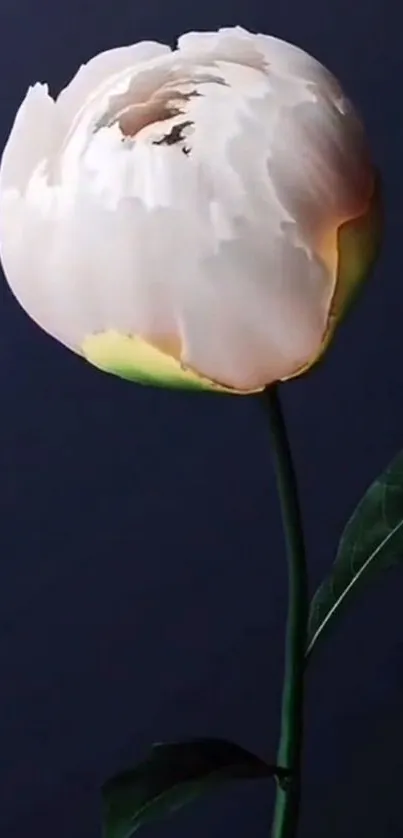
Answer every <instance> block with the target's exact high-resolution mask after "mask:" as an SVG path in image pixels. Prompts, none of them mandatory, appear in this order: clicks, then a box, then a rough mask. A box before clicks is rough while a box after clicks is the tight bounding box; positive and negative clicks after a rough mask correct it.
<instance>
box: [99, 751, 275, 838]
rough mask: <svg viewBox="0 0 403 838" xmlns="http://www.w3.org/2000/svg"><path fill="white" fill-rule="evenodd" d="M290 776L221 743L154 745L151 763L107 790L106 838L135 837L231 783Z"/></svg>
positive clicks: (110, 784)
mask: <svg viewBox="0 0 403 838" xmlns="http://www.w3.org/2000/svg"><path fill="white" fill-rule="evenodd" d="M286 774H287V772H286V771H284V770H283V771H282V770H281V769H276V768H275V767H274V766H270V765H266V763H265V762H263V761H262V760H261V759H259V758H258V757H256V756H254V755H253V754H250V753H249V752H248V751H245V750H244V749H243V748H240V747H239V746H238V745H234V744H232V743H231V742H226V741H224V740H221V739H197V740H193V741H191V742H174V743H168V744H159V745H154V747H153V748H152V751H151V754H150V756H149V758H148V759H147V760H145V761H144V762H142V763H140V765H138V766H137V768H135V769H133V770H132V771H126V772H125V773H124V774H120V775H118V776H117V777H114V778H113V779H112V780H110V781H109V782H108V783H106V785H105V786H104V788H103V799H104V807H105V809H104V811H105V815H104V835H105V838H130V836H132V835H134V833H135V832H137V830H138V829H139V828H140V827H141V826H143V825H144V824H146V823H149V822H150V821H153V820H157V819H158V818H163V817H166V816H167V815H170V814H171V813H173V812H175V811H176V810H177V809H180V808H181V807H182V806H184V805H185V804H186V803H189V802H190V801H192V800H194V799H196V798H197V797H199V796H200V795H202V794H203V793H204V792H206V791H209V790H210V789H213V788H216V787H218V786H220V785H223V783H225V782H226V781H228V780H231V779H250V778H260V777H271V776H278V777H279V778H282V777H283V776H284V775H286Z"/></svg>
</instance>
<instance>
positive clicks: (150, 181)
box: [0, 27, 380, 392]
mask: <svg viewBox="0 0 403 838" xmlns="http://www.w3.org/2000/svg"><path fill="white" fill-rule="evenodd" d="M379 208H380V199H379V190H378V188H377V178H376V174H375V170H374V168H373V165H372V163H371V158H370V154H369V151H368V147H367V142H366V138H365V133H364V130H363V127H362V125H361V122H360V120H359V118H358V116H357V114H356V112H355V110H354V108H353V106H352V105H351V103H350V102H349V101H348V99H347V98H346V97H345V96H344V95H343V92H342V91H341V89H340V87H339V85H338V83H337V81H336V80H335V78H334V77H333V76H332V75H331V74H330V73H329V72H328V71H327V70H326V69H325V68H324V67H323V66H322V65H321V64H319V63H318V62H317V61H316V60H315V59H314V58H311V57H310V56H309V55H307V54H306V53H305V52H303V51H302V50H300V49H298V48H297V47H295V46H292V45H290V44H288V43H285V42H284V41H281V40H278V39H277V38H274V37H268V36H265V35H253V34H251V33H249V32H247V31H245V30H243V29H240V28H238V27H237V28H234V29H222V30H220V31H219V32H212V33H210V32H203V33H197V32H191V33H188V34H187V35H184V36H182V37H181V38H180V39H179V42H178V47H177V49H176V50H174V51H171V50H170V48H169V47H167V46H164V45H162V44H158V43H152V42H143V43H138V44H134V45H133V46H128V47H122V48H120V49H113V50H110V51H108V52H104V53H102V54H101V55H98V56H96V57H95V58H93V59H92V60H91V61H89V62H88V64H85V65H83V66H82V67H81V68H80V69H79V71H78V73H77V74H76V76H75V77H74V78H73V80H72V81H71V82H70V84H69V85H68V86H67V87H66V88H65V90H63V91H62V92H61V93H60V95H59V96H58V98H57V99H56V100H53V99H52V98H51V97H50V96H49V93H48V88H47V86H46V85H42V84H35V85H34V86H33V87H31V88H30V89H29V91H28V93H27V95H26V98H25V100H24V101H23V103H22V105H21V107H20V109H19V111H18V114H17V117H16V119H15V122H14V125H13V128H12V131H11V134H10V137H9V140H8V142H7V145H6V148H5V151H4V154H3V158H2V163H1V168H0V248H1V250H0V253H1V260H2V264H3V267H4V271H5V274H6V277H7V280H8V282H9V285H10V286H11V289H12V291H13V293H14V294H15V296H16V297H17V298H18V300H19V302H20V303H21V305H22V306H23V307H24V309H25V310H26V311H27V312H28V314H29V315H30V316H31V317H32V318H33V319H34V320H35V321H36V322H37V323H38V324H39V325H40V326H41V327H42V328H43V329H45V331H47V332H48V333H49V334H51V335H53V336H54V337H55V338H57V339H58V340H59V341H61V342H62V343H63V344H65V345H66V346H68V347H69V348H70V349H72V350H73V351H75V352H77V353H79V354H81V355H83V356H84V357H86V358H87V359H88V360H89V361H90V362H92V363H93V364H95V365H96V366H98V367H100V368H101V369H104V370H106V371H108V372H112V373H114V374H116V375H120V376H122V377H124V378H129V379H132V380H135V381H142V382H151V383H154V384H161V385H165V386H178V387H196V388H210V389H211V388H216V389H223V390H229V391H232V392H233V391H238V392H251V391H255V390H259V389H262V388H264V387H265V386H266V385H268V384H270V383H272V382H275V381H278V380H284V379H286V378H290V377H292V376H295V375H297V374H299V373H300V372H302V371H304V370H306V369H308V368H309V367H310V366H311V365H312V364H313V363H315V361H316V360H317V359H318V358H319V357H320V356H321V354H322V353H323V350H324V348H325V346H326V345H327V343H328V341H329V339H330V337H331V336H332V334H333V331H334V327H335V325H336V323H337V322H338V320H339V319H340V316H341V315H342V313H343V312H344V310H345V308H346V307H347V305H348V303H349V302H350V299H351V297H352V296H353V293H354V292H355V290H356V288H357V286H358V284H359V283H360V281H361V280H362V279H363V278H364V277H365V276H366V274H367V272H368V269H369V267H370V266H371V264H372V262H373V260H374V257H375V255H376V251H377V246H378V240H379V231H380V222H379Z"/></svg>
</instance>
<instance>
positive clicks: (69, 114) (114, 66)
mask: <svg viewBox="0 0 403 838" xmlns="http://www.w3.org/2000/svg"><path fill="white" fill-rule="evenodd" d="M170 52H171V49H170V47H168V46H166V45H165V44H159V43H157V42H155V41H141V42H140V43H138V44H131V45H130V46H126V47H119V48H118V49H110V50H106V51H105V52H101V53H100V54H99V55H96V56H95V57H94V58H92V59H91V60H90V61H88V63H87V64H83V65H82V66H81V67H80V69H79V70H78V72H77V73H76V75H75V76H74V78H73V79H72V81H71V82H70V83H69V84H68V85H67V87H66V88H65V89H64V90H62V92H61V93H60V95H59V97H58V99H57V104H58V106H59V107H60V108H61V109H62V111H63V116H64V119H65V120H66V121H67V124H69V122H70V121H71V120H72V119H73V118H74V117H75V115H76V114H77V112H78V111H79V110H80V108H81V107H82V106H83V105H84V104H85V102H86V100H87V99H88V97H89V96H90V95H91V94H92V93H93V92H94V91H96V89H97V88H98V87H99V86H100V85H101V84H103V82H105V81H108V80H109V79H110V77H111V76H114V75H116V74H117V73H121V72H123V71H124V70H128V69H129V68H135V67H136V65H138V64H142V63H144V62H146V61H150V60H152V59H155V58H159V57H161V56H163V55H167V54H169V53H170Z"/></svg>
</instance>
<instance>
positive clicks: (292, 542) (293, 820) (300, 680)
mask: <svg viewBox="0 0 403 838" xmlns="http://www.w3.org/2000/svg"><path fill="white" fill-rule="evenodd" d="M277 386H278V385H274V386H271V387H269V388H268V389H267V390H265V391H264V393H263V400H264V404H265V408H266V410H268V413H269V418H270V430H271V438H272V447H273V455H274V463H275V469H276V477H277V488H278V494H279V499H280V505H281V512H282V520H283V528H284V535H285V542H286V551H287V563H288V615H287V628H286V640H285V666H284V682H283V696H282V708H281V729H280V742H279V749H278V754H277V763H278V765H279V766H281V767H282V768H286V769H289V770H290V771H291V779H290V781H289V782H288V783H285V784H284V783H282V784H280V783H278V784H277V793H276V802H275V809H274V818H273V825H272V833H271V834H272V838H295V836H296V834H297V827H298V818H299V803H300V786H301V754H302V741H303V703H304V659H305V649H306V633H307V621H308V580H307V568H306V561H305V545H304V536H303V529H302V519H301V511H300V506H299V500H298V490H297V481H296V476H295V471H294V465H293V460H292V454H291V449H290V445H289V441H288V435H287V429H286V424H285V421H284V416H283V411H282V407H281V402H280V398H279V394H278V389H277Z"/></svg>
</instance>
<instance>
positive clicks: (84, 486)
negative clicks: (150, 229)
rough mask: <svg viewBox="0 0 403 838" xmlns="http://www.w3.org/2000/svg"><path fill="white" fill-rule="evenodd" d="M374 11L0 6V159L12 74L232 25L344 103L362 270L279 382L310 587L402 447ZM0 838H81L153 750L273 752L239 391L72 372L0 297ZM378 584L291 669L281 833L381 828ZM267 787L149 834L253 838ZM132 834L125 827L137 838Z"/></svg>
mask: <svg viewBox="0 0 403 838" xmlns="http://www.w3.org/2000/svg"><path fill="white" fill-rule="evenodd" d="M398 5H399V4H398V3H396V2H395V0H367V2H366V3H364V0H357V2H355V3H352V2H351V0H327V2H320V0H305V2H304V3H301V2H300V0H287V2H278V3H265V2H263V0H232V2H230V0H214V2H213V0H208V2H206V4H203V3H200V4H195V3H193V4H192V3H189V2H185V0H165V2H162V0H146V2H137V3H136V2H135V0H116V4H115V7H114V4H113V3H111V2H110V1H109V0H108V1H107V0H97V2H95V0H69V2H66V3H60V2H56V0H35V3H33V2H31V0H19V1H18V2H16V0H2V3H1V7H0V39H1V49H0V107H1V110H0V146H1V147H3V145H4V143H5V141H6V138H7V135H8V132H9V130H10V127H11V124H12V120H13V117H14V114H15V111H16V109H17V107H18V105H19V103H20V100H21V99H22V97H23V95H24V94H25V91H26V88H27V86H28V85H29V84H30V83H31V82H34V81H36V80H40V81H49V83H50V86H51V90H52V92H53V93H56V92H57V91H58V90H59V89H60V87H61V86H63V85H64V84H65V83H67V82H68V80H69V79H70V77H71V76H72V74H73V73H74V72H75V70H76V68H77V66H78V65H79V64H80V63H81V62H83V61H85V60H87V58H89V57H90V56H92V55H93V54H95V53H97V52H99V51H101V50H104V49H106V48H109V47H113V46H117V45H120V44H123V43H129V42H131V41H137V40H141V39H155V40H162V41H168V42H173V41H174V39H175V37H176V36H177V35H178V34H180V33H181V32H182V31H186V30H188V29H198V28H200V29H211V28H216V27H218V26H223V25H235V24H237V23H240V24H242V25H244V26H246V27H248V28H250V29H254V30H258V31H264V32H268V33H272V34H275V35H277V36H280V37H283V38H285V39H287V40H290V41H294V42H296V43H297V44H299V45H300V46H302V47H303V48H305V49H306V50H308V51H309V52H312V53H313V54H314V55H315V56H316V57H318V58H319V59H320V60H322V61H323V62H324V63H325V64H327V65H328V66H329V68H331V69H332V70H333V71H334V72H335V73H336V74H337V75H338V76H339V77H340V79H341V81H342V82H343V83H344V85H345V87H346V88H347V90H348V92H349V93H350V95H351V96H352V97H353V99H354V100H355V101H356V103H357V104H358V106H359V107H360V108H361V111H362V113H363V116H364V118H365V120H366V123H367V126H368V131H369V134H370V136H371V139H372V144H373V149H374V154H375V157H376V159H377V162H378V164H379V165H380V167H381V169H382V171H383V175H384V183H385V195H386V204H387V210H388V217H387V230H386V236H385V244H384V251H383V255H382V258H381V260H380V262H379V264H378V267H377V269H376V271H375V274H374V277H373V279H372V282H371V284H370V285H369V286H368V288H367V291H366V294H365V296H364V298H363V299H362V301H361V303H360V305H358V307H357V308H356V309H355V311H354V313H353V314H352V315H351V317H350V318H349V319H348V321H347V322H346V324H345V325H344V326H343V328H342V329H341V330H340V332H339V335H338V339H337V342H336V343H335V345H334V347H333V349H332V351H331V353H330V354H329V356H328V359H327V362H326V364H325V365H324V366H323V367H322V368H321V369H320V370H318V371H316V372H315V373H314V374H312V375H311V376H309V377H307V378H306V379H301V380H299V381H297V382H295V383H292V384H289V385H287V386H285V387H284V389H283V396H284V402H285V406H286V411H287V416H288V419H289V425H290V433H291V436H292V443H293V447H294V451H295V457H296V461H297V466H298V469H299V475H300V484H301V489H302V492H303V505H304V511H305V514H306V529H307V538H308V544H309V549H310V569H311V577H312V579H311V582H312V588H314V587H315V585H316V583H317V582H318V581H319V579H320V578H321V576H322V575H323V574H324V573H325V572H326V570H327V569H328V567H329V564H330V562H331V560H332V558H333V556H334V552H335V548H336V544H337V539H338V535H339V533H340V531H341V528H342V526H343V524H344V522H345V520H346V517H347V516H348V515H349V513H350V512H351V511H352V508H353V506H354V504H355V503H356V501H357V500H358V499H359V497H360V495H361V493H362V492H363V491H364V489H365V488H366V486H367V484H368V483H369V482H370V481H371V480H372V479H373V478H374V477H375V475H376V474H377V473H378V472H379V471H380V470H381V469H382V468H383V467H384V466H386V464H387V462H388V461H389V459H390V458H391V457H392V456H393V454H394V453H395V452H396V451H397V450H398V449H399V447H401V446H402V445H403V363H402V360H403V328H402V323H403V286H402V277H403V260H402V249H401V241H402V231H403V214H402V209H401V208H402V206H403V152H402V149H403V119H402V97H401V80H402V69H403V52H402V49H401V20H400V15H399V12H398ZM0 295H1V300H0V318H1V326H0V387H1V411H0V458H1V459H0V464H1V466H0V467H1V484H0V508H1V519H0V520H1V523H0V555H1V561H0V829H1V834H2V836H4V838H31V837H33V838H39V836H40V838H54V836H57V838H98V836H99V835H100V825H99V799H98V787H99V785H100V784H101V783H102V782H103V781H104V780H105V779H106V778H107V777H108V776H109V775H111V774H113V773H114V772H116V771H118V770H121V769H123V768H124V767H126V766H129V765H130V764H133V763H134V762H135V761H137V760H138V759H140V758H141V757H143V756H144V754H145V753H146V751H147V749H148V747H149V745H150V744H151V743H152V742H153V741H155V740H161V739H167V738H168V739H169V738H173V737H188V736H191V735H199V736H200V735H210V736H214V735H217V736H225V737H229V738H231V739H233V740H235V741H237V742H239V743H241V744H242V745H244V746H246V747H249V748H251V749H253V750H255V751H256V752H257V753H259V754H262V755H263V756H267V757H273V755H274V753H275V748H276V742H277V734H278V717H279V700H280V690H281V678H282V660H283V650H282V643H283V628H284V618H285V597H286V576H285V566H284V559H283V546H282V540H281V528H280V524H279V516H278V507H277V501H276V495H275V485H274V479H273V472H272V467H271V460H270V449H269V442H268V432H267V427H266V423H265V417H264V414H263V411H262V409H261V404H260V402H259V399H257V398H249V399H238V398H232V397H231V398H230V397H217V396H208V395H205V396H203V395H197V396H196V395H189V394H181V393H170V392H163V391H157V390H155V391H154V390H148V389H143V388H141V387H136V386H135V385H130V384H128V383H125V382H122V381H119V380H118V379H114V378H113V377H108V376H107V375H103V374H102V373H99V372H97V371H96V370H95V369H93V368H91V367H90V366H89V365H88V366H87V365H86V364H85V363H84V362H82V361H81V360H80V359H78V358H76V357H75V356H74V355H73V354H70V353H69V352H68V351H67V350H64V349H63V348H62V347H60V346H59V345H58V344H56V342H53V341H52V340H51V339H50V338H48V337H47V336H46V335H45V334H42V333H41V332H40V330H39V329H37V328H36V326H35V325H34V324H33V323H31V322H30V320H29V319H28V317H26V315H25V314H24V313H23V311H22V310H21V309H20V308H19V307H18V304H17V303H16V302H15V301H14V299H13V298H12V296H11V294H10V292H9V291H8V288H7V286H6V284H5V282H2V283H1V287H0ZM402 601H403V574H402V572H399V571H395V572H393V573H391V574H390V575H388V576H387V577H386V578H385V580H384V581H382V582H381V583H380V584H379V587H378V589H377V590H374V589H371V590H370V591H369V592H368V593H367V594H366V595H363V596H362V598H361V599H360V600H359V601H358V602H357V604H356V608H355V610H354V609H353V611H352V612H350V613H349V614H346V616H345V618H344V619H343V620H342V621H340V623H339V624H338V626H337V629H336V630H335V631H334V632H333V634H332V635H331V637H330V636H329V638H328V641H327V643H324V644H323V646H322V647H321V649H320V650H319V649H318V654H317V656H316V659H312V668H311V671H310V674H309V687H308V696H307V748H306V761H305V789H304V808H303V820H302V825H301V831H300V836H301V838H324V837H325V836H326V838H328V837H329V838H360V836H365V838H368V836H376V838H401V836H402V834H403V814H402V809H401V788H402V782H403V610H402ZM271 806H272V788H271V786H270V785H268V786H266V784H263V785H259V784H256V785H252V786H250V787H248V788H241V789H238V788H236V789H234V790H230V791H229V792H228V793H226V794H223V795H222V796H217V797H213V798H209V799H208V800H205V801H203V802H202V803H200V804H197V805H196V806H194V807H193V808H190V809H188V810H187V811H186V812H184V813H182V814H179V815H178V816H177V817H176V818H175V819H174V820H172V821H171V822H169V823H165V824H161V825H158V826H155V827H152V828H150V829H149V832H148V834H149V835H150V838H154V836H158V838H159V836H161V838H163V836H166V838H189V836H192V838H207V836H208V838H222V836H227V835H228V836H229V835H231V836H233V838H245V836H251V838H264V837H265V836H267V835H268V824H269V819H270V812H271ZM144 834H145V833H144Z"/></svg>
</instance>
